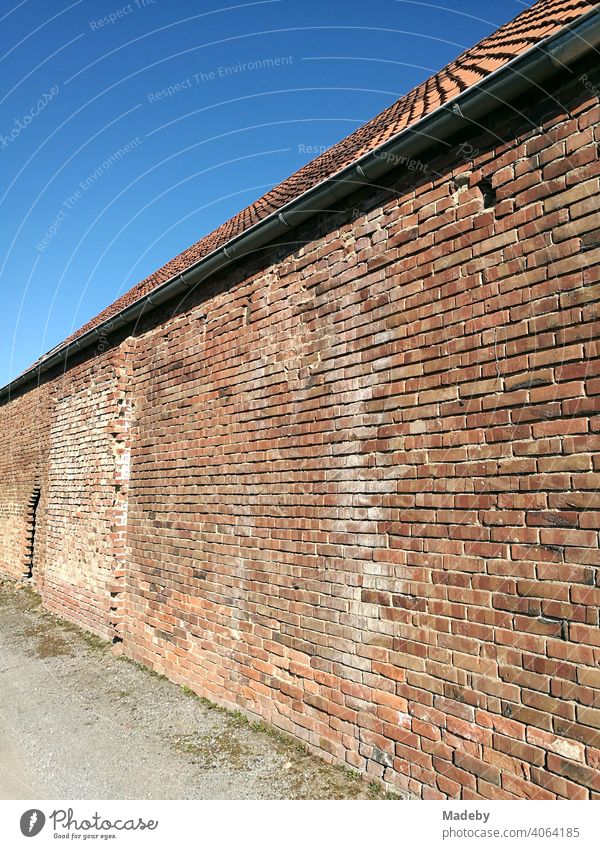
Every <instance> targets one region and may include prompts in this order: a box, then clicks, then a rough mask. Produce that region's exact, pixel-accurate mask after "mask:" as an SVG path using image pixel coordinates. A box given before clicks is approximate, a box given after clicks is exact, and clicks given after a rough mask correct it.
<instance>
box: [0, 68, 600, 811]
mask: <svg viewBox="0 0 600 849" xmlns="http://www.w3.org/2000/svg"><path fill="white" fill-rule="evenodd" d="M584 72H585V73H587V74H588V76H587V77H586V78H583V76H581V75H583V74H584ZM581 75H580V76H579V78H576V79H574V81H573V82H572V83H570V84H569V86H568V87H563V88H560V86H558V85H557V87H556V89H554V90H553V91H552V93H551V94H552V96H551V97H548V98H546V99H542V98H541V97H539V98H537V102H536V103H530V104H520V105H519V108H520V109H521V110H522V111H521V112H517V113H515V112H514V111H510V110H505V111H498V113H497V115H496V116H495V122H494V133H490V134H485V133H482V134H481V135H479V136H477V135H476V134H474V133H473V131H471V134H470V135H469V136H466V135H465V136H462V137H457V138H456V139H455V140H454V141H453V143H452V144H451V145H450V146H449V147H446V146H445V145H444V146H443V152H442V153H440V154H438V155H437V156H436V158H433V159H431V160H430V161H428V162H425V163H412V165H411V167H410V168H407V167H406V163H405V167H400V168H398V170H397V171H396V172H395V173H394V175H393V178H391V179H390V181H389V182H388V183H387V184H386V185H385V186H382V187H380V188H378V189H377V190H373V189H370V190H364V191H363V192H362V193H361V194H360V195H357V196H356V197H355V198H353V200H352V204H351V205H350V206H349V207H348V208H347V209H342V210H340V211H339V212H338V213H335V214H333V213H332V214H331V215H330V216H328V217H322V218H321V219H320V220H319V221H318V222H317V223H316V224H314V223H313V224H311V225H310V226H309V225H306V227H305V228H304V229H303V230H300V231H298V232H295V233H294V234H293V238H294V242H292V243H289V244H287V245H279V246H275V247H274V248H272V249H270V250H269V251H266V252H264V253H263V254H262V255H261V256H257V257H255V258H253V259H252V260H251V261H247V262H245V263H243V264H241V265H239V266H238V267H237V268H234V269H232V270H231V271H230V272H229V273H228V275H227V276H222V277H220V278H219V279H215V280H214V281H213V282H212V283H211V284H210V285H209V286H207V287H205V288H204V289H203V290H202V292H198V293H196V294H195V295H193V296H192V297H191V298H190V300H189V301H188V302H187V303H185V304H180V305H178V306H177V309H176V311H175V312H174V313H173V308H172V307H170V308H169V310H166V309H164V310H163V311H162V313H158V314H157V315H155V316H154V317H153V318H152V319H151V320H148V321H147V323H146V324H144V325H141V326H139V327H138V328H136V330H135V333H134V337H133V338H132V339H131V340H129V341H128V342H126V343H123V344H122V345H120V346H118V347H117V348H116V349H115V350H114V351H113V352H111V353H110V359H107V358H106V356H105V357H104V358H102V363H100V365H99V366H98V367H99V368H100V371H98V372H96V373H95V376H94V377H93V378H92V377H85V376H84V375H85V374H88V373H89V372H86V371H85V369H84V370H83V371H81V372H79V371H77V372H76V373H75V376H73V375H72V373H71V372H69V373H68V375H71V378H70V380H71V387H70V388H69V386H68V384H67V383H61V384H60V386H61V387H62V388H61V389H59V390H57V392H56V398H57V400H56V404H55V406H54V407H52V408H51V412H50V424H49V426H48V427H49V430H50V437H49V446H50V447H49V449H48V450H49V455H50V457H51V459H50V460H49V461H48V464H47V468H46V474H47V475H49V476H52V475H54V476H55V477H54V478H53V479H55V480H56V484H53V487H52V491H53V492H58V470H59V469H60V468H63V469H69V470H70V474H71V476H72V479H73V480H74V481H75V485H76V491H77V493H78V497H79V499H80V500H81V502H82V504H83V507H82V508H81V509H79V510H78V509H77V503H78V501H77V498H75V497H74V496H64V497H65V498H66V499H67V500H66V501H65V502H64V504H63V506H62V508H53V507H52V505H51V504H50V503H49V502H48V501H47V502H46V503H45V506H44V515H45V517H46V520H47V521H48V517H49V516H50V512H51V510H52V509H59V510H60V512H61V519H60V521H58V519H56V518H51V521H50V525H51V527H49V528H48V530H47V538H48V540H49V542H48V553H47V564H46V569H47V570H48V573H49V572H50V570H52V569H55V568H58V571H57V572H56V578H55V580H54V584H53V587H54V589H53V591H52V592H53V594H52V596H51V598H52V602H53V604H55V605H56V604H57V603H58V598H59V590H60V589H61V583H62V582H63V581H65V582H66V586H64V587H63V588H62V594H63V595H64V596H65V599H70V601H67V600H65V602H64V603H63V612H65V614H66V615H69V616H71V617H72V618H80V619H81V609H82V607H83V605H84V604H87V603H89V599H88V597H87V596H86V593H90V598H92V599H93V605H94V609H95V610H97V611H98V617H100V615H101V614H100V610H101V609H102V615H104V616H105V619H104V625H105V628H106V632H111V633H112V631H113V630H114V629H115V628H118V629H119V630H118V633H119V634H121V635H122V636H123V639H124V643H123V647H124V650H125V651H126V653H128V654H129V655H130V656H132V657H133V658H134V659H136V660H138V661H142V662H144V663H146V664H148V665H150V666H151V667H153V668H154V669H157V670H159V671H161V672H164V673H166V674H167V675H168V676H169V677H170V678H172V679H173V680H175V681H178V682H180V683H182V684H183V683H185V684H187V685H188V686H192V687H194V689H196V690H197V691H198V692H200V693H202V694H204V695H206V696H208V697H209V698H212V699H214V700H216V701H219V702H222V703H226V704H228V705H236V706H239V707H241V708H243V709H244V710H246V711H249V712H251V713H253V714H257V715H260V716H262V717H264V718H265V719H266V720H267V721H269V722H271V723H273V724H274V725H276V726H278V727H280V728H283V729H285V730H287V731H289V732H291V733H293V734H294V735H295V736H297V737H300V738H302V739H303V740H305V741H306V742H307V743H309V744H310V745H311V746H312V747H314V748H315V749H317V750H318V751H320V752H321V753H323V754H324V755H325V756H326V757H329V758H331V759H336V760H338V761H344V762H346V763H349V764H351V765H353V766H355V767H357V768H359V769H362V770H365V771H366V772H367V773H368V774H369V775H371V776H373V777H376V778H382V779H384V780H385V781H387V782H389V783H390V784H393V785H395V786H397V787H398V788H400V789H401V790H403V791H407V792H409V793H412V794H415V795H417V796H419V795H420V796H422V797H424V798H445V797H452V798H460V797H462V798H479V797H486V798H490V797H491V798H514V797H517V798H528V797H532V798H548V799H549V798H557V797H558V798H589V797H590V796H592V797H594V798H600V771H599V767H600V703H599V696H598V692H599V690H600V631H599V628H598V625H599V621H598V608H599V600H600V599H599V595H600V590H599V589H598V587H599V586H600V577H599V566H600V555H599V551H598V517H599V516H600V499H599V497H598V495H597V492H596V487H597V483H598V480H599V477H598V456H599V455H598V447H599V445H600V416H599V415H598V394H599V389H600V379H599V378H598V362H599V360H600V357H599V351H600V346H599V342H598V339H599V333H598V329H599V323H598V317H597V312H598V306H597V304H598V300H600V286H599V284H598V276H599V275H598V267H599V264H598V260H599V258H600V249H599V248H598V240H599V237H598V233H597V228H598V217H597V205H598V187H599V186H598V175H599V173H600V163H599V157H598V144H599V142H600V133H599V130H598V118H599V117H600V109H599V107H598V102H597V91H598V82H597V81H596V80H594V79H593V77H592V71H591V70H589V69H586V68H582V69H581ZM530 100H532V101H533V98H531V99H530ZM561 104H563V105H562V106H561ZM425 166H426V169H427V170H425ZM109 362H110V365H109V364H108V363H109ZM86 368H88V369H89V368H90V366H86ZM103 368H105V369H107V371H106V373H104V372H103V371H102V369H103ZM111 375H112V377H111ZM79 376H80V377H79ZM111 387H112V388H113V390H114V391H112V392H111ZM99 390H101V391H99ZM30 394H32V393H30ZM24 397H25V398H26V397H28V396H24ZM10 406H12V404H11V405H9V408H10ZM86 410H88V411H93V415H94V416H95V420H92V419H91V418H89V416H86V415H85V412H86ZM109 422H112V423H113V424H110V425H109ZM94 435H96V436H97V441H96V440H95V438H94ZM23 445H28V442H27V438H26V436H24V441H23ZM61 446H62V447H61ZM71 451H75V453H76V454H77V456H78V457H79V462H80V463H81V462H82V460H84V461H85V464H86V466H87V467H88V468H89V469H92V470H94V471H93V472H92V476H91V477H88V476H87V475H86V474H83V476H82V473H80V469H79V467H78V466H76V464H74V465H73V466H71V465H70V463H71V462H72V461H70V460H68V459H67V458H68V456H69V454H70V452H71ZM129 451H131V458H130V459H131V473H130V477H129V480H128V473H129ZM23 456H24V455H23ZM71 456H73V455H72V454H71ZM52 458H54V463H55V464H56V465H54V466H53V465H52V463H53V461H52ZM25 461H26V460H25V459H24V460H23V462H25ZM18 462H20V461H18ZM100 470H101V471H100ZM111 470H112V472H111ZM111 473H112V474H113V477H112V483H110V484H109V489H110V487H112V491H111V492H110V493H109V490H106V489H105V488H104V483H102V482H103V481H110V480H111V477H110V476H111ZM84 478H85V482H84ZM65 480H66V477H65V476H64V474H63V483H64V482H65ZM111 504H112V508H111V506H110V505H111ZM110 510H113V513H111V516H112V520H111V522H109V521H108V515H109V511H110ZM96 511H99V515H100V516H102V517H104V521H103V522H98V521H97V519H96ZM3 516H4V513H2V512H0V518H1V517H3ZM67 516H70V519H68V518H67ZM125 525H126V527H127V548H126V549H124V548H123V537H124V530H123V529H124V527H125ZM7 526H8V525H7ZM57 528H60V531H61V534H62V535H64V537H65V538H66V539H68V540H69V544H68V551H69V552H70V554H69V558H68V564H66V565H65V564H63V565H62V566H60V565H59V566H58V567H56V566H55V564H54V558H57V563H58V564H61V562H63V561H62V560H61V558H64V554H63V553H61V552H59V551H58V546H57V542H58V538H59V534H58V532H57V530H56V529H57ZM82 528H83V531H84V532H83V533H82V532H81V529H82ZM78 531H79V532H78ZM108 537H110V538H111V539H112V544H113V547H112V549H111V548H110V546H109V545H108V542H107V538H108ZM100 538H101V539H100ZM50 540H52V554H51V553H50V547H51V545H50ZM13 548H14V543H13ZM60 570H62V572H61V571H60ZM111 570H112V578H111V580H110V581H108V575H109V573H111ZM79 573H81V581H82V586H83V588H84V592H83V593H82V592H80V590H79V589H78V590H77V592H75V590H74V589H73V587H75V585H76V584H77V581H78V580H79V578H78V576H79ZM61 576H63V577H61ZM95 576H100V578H98V581H99V583H98V586H99V587H100V589H98V588H95V587H94V586H93V582H94V580H96V578H95ZM90 585H92V588H91V589H90ZM103 587H107V588H110V589H107V591H108V592H109V593H110V592H112V593H113V595H114V596H115V597H114V598H112V599H109V601H108V606H107V607H102V603H103V599H104V601H106V598H105V595H106V594H105V595H104V596H103V590H102V588H103ZM68 604H71V605H72V607H71V609H68V607H67V605H68ZM94 623H95V630H100V631H101V630H102V629H101V628H100V627H99V623H100V619H99V618H98V619H96V620H94Z"/></svg>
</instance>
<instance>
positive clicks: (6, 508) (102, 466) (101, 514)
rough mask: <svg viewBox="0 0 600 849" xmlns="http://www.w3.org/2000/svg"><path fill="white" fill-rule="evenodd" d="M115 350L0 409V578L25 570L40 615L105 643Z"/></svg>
mask: <svg viewBox="0 0 600 849" xmlns="http://www.w3.org/2000/svg"><path fill="white" fill-rule="evenodd" d="M124 350H125V348H124V347H118V348H116V349H115V350H110V351H108V352H106V353H98V354H97V355H96V356H95V357H94V358H93V359H92V360H88V361H87V362H80V363H79V364H74V365H73V367H72V368H70V369H69V370H68V371H67V372H66V373H64V374H58V375H55V376H54V377H53V378H51V379H50V380H48V381H44V382H43V383H42V384H41V385H40V386H39V387H35V388H32V389H30V390H29V391H27V392H25V393H23V394H20V395H18V396H17V397H15V398H14V399H12V400H11V401H10V402H9V403H8V404H6V403H5V404H3V405H1V406H0V428H1V430H0V433H2V435H3V439H4V444H5V450H3V452H2V455H1V460H0V463H1V466H0V476H1V480H2V482H3V483H2V488H1V490H0V539H2V546H1V547H0V550H1V555H0V556H1V561H0V569H1V570H2V571H3V572H4V573H5V574H8V575H10V576H12V577H17V578H19V577H22V576H24V574H25V573H26V571H27V568H28V567H29V568H31V566H32V567H33V569H32V572H33V575H32V579H33V583H34V585H35V586H36V588H37V589H38V590H39V591H40V592H41V593H42V595H43V598H44V601H45V603H46V606H47V607H48V608H49V609H51V610H53V611H55V612H56V613H59V614H61V615H63V616H66V617H67V618H68V619H71V620H72V621H76V622H78V623H79V624H80V625H83V626H84V627H86V628H89V629H90V630H91V631H94V632H95V633H97V634H100V635H102V636H103V637H106V638H108V639H113V638H114V637H115V636H117V637H118V636H120V634H119V632H118V630H116V627H117V624H118V619H119V617H118V615H117V614H116V613H115V615H114V616H113V617H111V616H110V615H109V613H110V611H111V608H115V607H116V605H117V600H118V598H119V595H118V591H119V589H120V588H119V587H118V585H117V586H113V585H114V583H115V580H117V581H118V577H119V575H118V572H117V573H116V574H115V572H116V570H117V569H118V568H120V567H119V564H118V563H117V560H118V558H119V557H122V553H123V552H122V548H123V545H124V542H123V539H122V537H123V536H124V531H123V530H122V529H120V528H119V524H120V523H121V522H122V513H123V508H122V506H121V505H120V503H119V501H120V494H119V493H118V492H117V487H119V488H120V487H121V482H120V480H119V478H120V469H119V460H118V458H119V455H120V452H121V441H122V430H123V428H122V424H121V421H120V419H121V411H120V406H119V401H120V399H119V397H118V396H119V393H118V385H119V369H122V360H123V356H124V353H123V352H124ZM126 471H127V474H128V469H126ZM35 489H39V491H40V501H39V505H38V509H37V514H36V527H35V543H34V546H33V547H34V556H33V563H31V548H30V542H31V540H30V536H31V535H30V502H31V496H32V493H33V492H34V490H35ZM119 536H121V542H120V545H121V550H119ZM121 580H122V579H121ZM111 592H112V596H111Z"/></svg>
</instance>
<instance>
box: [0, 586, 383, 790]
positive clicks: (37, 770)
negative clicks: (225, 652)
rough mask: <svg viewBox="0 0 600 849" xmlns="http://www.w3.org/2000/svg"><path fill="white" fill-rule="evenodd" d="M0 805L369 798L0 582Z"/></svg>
mask: <svg viewBox="0 0 600 849" xmlns="http://www.w3.org/2000/svg"><path fill="white" fill-rule="evenodd" d="M0 798H2V799H24V798H25V799H373V798H382V792H381V791H380V790H379V789H378V788H375V787H373V786H371V785H367V784H365V783H364V782H362V781H360V780H356V779H354V778H353V777H352V776H350V775H349V774H348V773H347V772H346V771H344V770H341V769H338V768H336V767H331V766H329V765H327V764H325V763H324V762H322V761H320V760H319V759H318V758H314V757H312V756H310V755H308V754H307V753H306V752H305V751H304V750H303V748H302V747H301V746H299V745H296V744H294V743H291V742H289V741H288V740H286V739H284V738H280V737H278V736H276V735H272V734H269V733H265V731H261V730H260V729H257V728H255V727H253V726H252V725H250V724H249V723H248V722H247V721H246V720H244V719H243V718H242V717H240V716H237V715H235V714H230V713H228V712H225V711H222V710H220V709H218V708H215V707H213V706H211V705H209V704H208V703H205V702H203V701H201V700H199V699H197V698H196V697H194V696H192V695H190V694H188V693H185V692H184V691H183V690H181V689H180V688H179V687H177V686H176V685H175V684H172V683H171V682H169V681H167V680H165V679H163V678H160V677H158V676H156V675H153V674H152V673H151V672H149V671H148V670H145V669H143V668H140V667H138V666H136V665H135V664H132V663H130V662H128V661H126V660H124V659H123V658H116V657H115V656H114V655H113V654H112V653H111V651H110V649H109V648H108V647H107V646H106V645H105V644H104V643H102V642H101V641H99V640H96V638H94V637H91V636H88V635H86V634H85V633H83V632H81V631H80V630H79V629H77V628H75V627H73V626H70V625H68V624H66V623H64V622H62V621H61V620H59V619H57V618H56V617H54V616H51V615H50V614H48V613H46V612H45V611H44V610H43V609H42V607H41V605H40V602H39V599H38V598H37V596H35V595H33V593H31V592H29V591H28V590H26V589H23V588H18V587H15V585H13V584H12V583H9V582H0Z"/></svg>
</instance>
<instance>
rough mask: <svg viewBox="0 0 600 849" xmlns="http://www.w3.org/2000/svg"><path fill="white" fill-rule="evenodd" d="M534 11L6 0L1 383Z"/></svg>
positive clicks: (482, 4) (506, 2) (1, 77)
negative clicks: (320, 156) (513, 20)
mask: <svg viewBox="0 0 600 849" xmlns="http://www.w3.org/2000/svg"><path fill="white" fill-rule="evenodd" d="M527 5H530V4H529V3H524V2H517V0H501V2H498V0H477V2H473V0H446V2H445V3H444V2H441V3H440V4H439V5H438V4H433V3H432V4H430V3H421V2H409V1H408V0H372V2H366V0H329V2H328V1H327V0H320V2H319V1H318V0H301V1H300V0H265V2H249V3H239V2H234V0H206V2H202V1H201V0H198V2H193V0H131V2H128V3H126V2H121V0H78V2H75V0H53V2H51V3H49V2H47V0H0V41H1V47H0V51H1V56H0V227H1V229H0V233H1V234H2V237H1V238H2V241H1V247H0V287H1V297H2V301H1V304H2V309H1V310H0V386H2V385H4V384H5V383H7V382H8V380H9V379H10V378H11V377H13V376H15V375H16V374H18V373H20V372H21V371H23V370H24V369H25V368H27V367H28V366H29V365H30V364H31V363H32V362H33V361H34V360H35V359H37V357H39V356H40V355H41V354H42V353H44V352H45V351H47V350H49V349H50V348H52V347H54V346H55V345H56V344H57V343H59V342H61V341H62V340H63V339H64V338H65V337H66V336H67V335H69V334H70V333H71V332H72V331H73V330H76V329H77V328H78V327H79V326H81V325H82V324H84V323H85V322H86V321H87V320H88V319H89V318H91V317H92V316H93V315H95V314H96V313H98V312H99V311H100V310H101V309H103V308H104V307H105V306H106V305H107V304H109V303H110V302H112V301H113V300H114V299H115V298H117V297H118V296H119V295H120V294H122V293H123V292H124V291H126V290H127V289H128V288H130V287H131V286H132V285H134V284H135V283H136V282H137V281H138V280H140V279H142V278H144V277H146V276H147V275H148V274H149V273H151V272H152V271H154V270H155V269H156V268H158V267H159V266H160V265H162V264H163V263H164V262H166V261H167V260H169V259H170V258H171V257H173V256H174V255H175V254H177V253H179V252H180V251H181V250H183V249H184V248H186V247H188V246H189V245H190V244H192V243H193V242H195V241H196V240H197V239H199V238H200V237H201V236H202V235H204V234H205V233H207V232H209V231H210V230H212V229H213V228H214V227H216V226H218V225H219V224H221V223H222V222H223V221H225V220H226V219H227V218H229V217H230V216H231V215H233V214H234V213H235V212H237V211H238V210H239V209H240V208H242V207H244V206H245V205H246V204H248V203H250V202H251V201H252V200H254V199H255V198H256V197H258V196H259V195H261V194H262V193H263V192H265V191H267V190H268V189H269V188H270V187H271V186H273V185H275V184H276V183H278V182H280V181H281V180H282V179H284V178H285V177H286V176H287V175H288V174H290V173H292V172H293V171H295V170H296V169H298V168H299V167H300V166H302V165H303V164H304V163H305V162H307V161H309V160H310V159H312V158H314V156H315V155H316V154H317V153H318V152H319V150H320V149H321V148H323V147H328V146H330V145H332V144H334V143H335V142H336V141H338V140H339V139H340V138H343V137H344V136H346V135H348V134H349V133H351V132H352V131H353V130H354V129H356V128H357V127H359V126H360V125H361V124H363V123H365V121H367V120H368V119H369V118H371V117H372V116H373V115H375V114H377V113H378V112H380V111H381V110H382V109H384V108H385V107H386V106H388V105H389V104H390V103H392V102H393V101H394V100H396V99H397V98H398V97H400V96H401V95H402V94H404V93H405V92H406V91H408V90H409V89H410V88H412V87H413V86H414V85H415V84H417V83H419V82H421V81H422V80H423V79H425V78H426V77H427V76H429V75H430V74H431V73H432V72H435V71H436V70H438V69H439V68H441V67H442V66H443V65H445V64H446V63H447V62H449V61H451V60H452V59H453V58H454V57H455V56H456V55H457V54H458V53H460V52H461V51H462V50H463V49H464V48H466V47H469V46H471V45H472V44H474V43H475V42H477V41H478V40H480V39H481V38H483V37H484V36H485V35H487V34H488V33H490V32H491V31H493V30H494V29H495V28H496V27H497V26H499V25H500V24H502V23H504V22H505V21H507V20H509V19H510V18H512V17H514V16H515V15H516V14H518V13H519V12H520V11H522V9H523V8H525V7H526V6H527Z"/></svg>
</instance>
